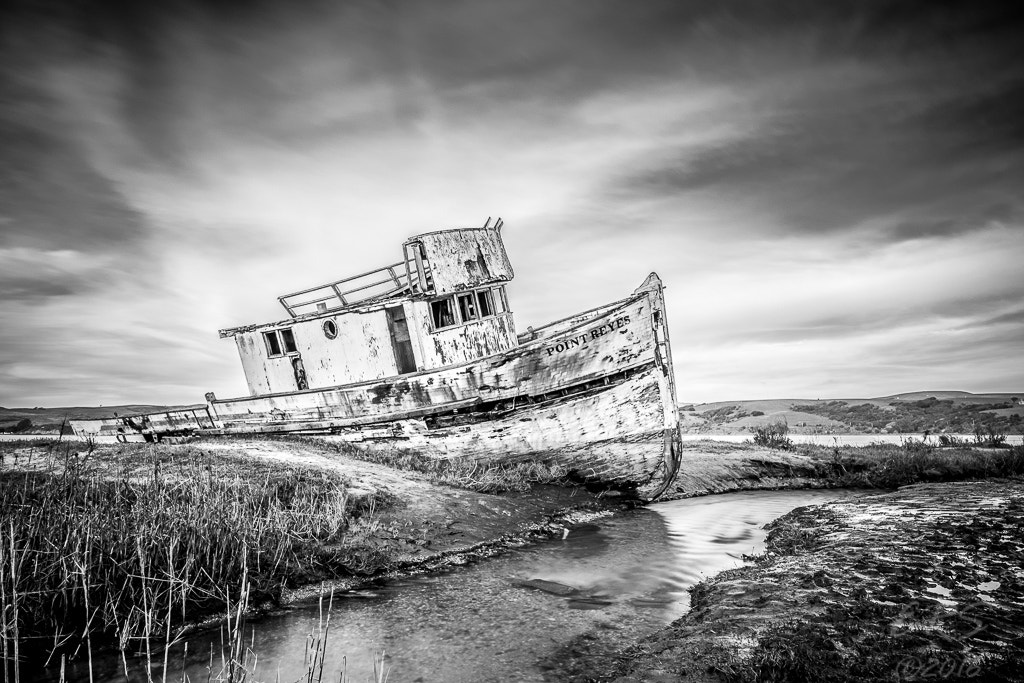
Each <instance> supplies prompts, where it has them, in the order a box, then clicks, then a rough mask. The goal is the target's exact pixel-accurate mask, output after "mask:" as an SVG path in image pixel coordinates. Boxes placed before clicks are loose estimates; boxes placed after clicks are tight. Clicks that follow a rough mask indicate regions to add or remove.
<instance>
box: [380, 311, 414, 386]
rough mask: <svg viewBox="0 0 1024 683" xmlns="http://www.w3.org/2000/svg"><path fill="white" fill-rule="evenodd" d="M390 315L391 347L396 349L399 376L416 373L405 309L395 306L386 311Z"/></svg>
mask: <svg viewBox="0 0 1024 683" xmlns="http://www.w3.org/2000/svg"><path fill="white" fill-rule="evenodd" d="M385 310H386V311H387V314H388V329H389V330H390V331H391V345H392V347H394V349H395V364H396V365H397V366H398V374H399V375H404V374H406V373H409V372H416V357H415V356H414V355H413V353H412V340H411V339H410V338H409V324H408V322H406V319H405V308H404V307H402V306H395V307H394V308H387V309H385Z"/></svg>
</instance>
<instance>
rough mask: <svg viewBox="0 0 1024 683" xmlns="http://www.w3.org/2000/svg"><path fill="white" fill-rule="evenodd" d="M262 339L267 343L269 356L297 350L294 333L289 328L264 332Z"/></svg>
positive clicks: (296, 351)
mask: <svg viewBox="0 0 1024 683" xmlns="http://www.w3.org/2000/svg"><path fill="white" fill-rule="evenodd" d="M263 341H264V343H265V344H266V345H267V355H268V356H271V357H273V356H282V355H284V354H286V353H298V352H299V349H298V347H297V346H296V345H295V335H293V334H292V331H291V329H290V328H287V329H283V330H271V331H270V332H264V333H263Z"/></svg>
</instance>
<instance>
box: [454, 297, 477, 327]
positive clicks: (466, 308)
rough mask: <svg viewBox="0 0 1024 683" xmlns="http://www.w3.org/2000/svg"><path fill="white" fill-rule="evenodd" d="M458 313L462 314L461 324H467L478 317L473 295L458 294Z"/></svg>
mask: <svg viewBox="0 0 1024 683" xmlns="http://www.w3.org/2000/svg"><path fill="white" fill-rule="evenodd" d="M459 313H461V314H462V322H464V323H468V322H469V321H470V320H476V319H477V318H478V317H479V316H478V315H477V311H476V297H475V296H473V293H472V292H470V293H469V294H459Z"/></svg>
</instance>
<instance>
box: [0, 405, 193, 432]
mask: <svg viewBox="0 0 1024 683" xmlns="http://www.w3.org/2000/svg"><path fill="white" fill-rule="evenodd" d="M181 407H184V406H153V405H143V404H132V405H123V406H97V407H89V406H74V407H66V408H3V407H0V432H5V431H8V432H9V431H12V430H13V429H14V428H15V427H16V426H17V425H18V424H19V423H23V421H24V420H28V421H30V422H31V423H32V424H31V427H30V428H29V429H27V430H26V431H27V432H28V433H47V432H57V431H59V430H60V426H61V423H63V422H64V420H65V419H67V420H86V419H90V418H100V417H113V416H114V413H117V414H118V415H130V414H132V413H155V412H160V411H164V410H174V409H175V408H181ZM65 431H68V430H65Z"/></svg>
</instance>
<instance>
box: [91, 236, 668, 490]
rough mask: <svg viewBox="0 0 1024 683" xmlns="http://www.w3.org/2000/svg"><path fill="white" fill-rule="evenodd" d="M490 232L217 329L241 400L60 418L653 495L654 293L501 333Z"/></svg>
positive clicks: (664, 385)
mask: <svg viewBox="0 0 1024 683" xmlns="http://www.w3.org/2000/svg"><path fill="white" fill-rule="evenodd" d="M501 227H502V222H501V221H500V220H499V221H498V222H497V223H496V224H494V225H491V224H490V220H488V222H487V223H486V224H485V225H484V227H482V228H469V229H452V230H440V231H436V232H430V233H426V234H422V235H417V236H415V237H413V238H411V239H409V240H407V241H406V242H405V243H404V245H403V258H402V260H401V261H399V262H398V263H395V264H392V265H388V266H385V267H383V268H378V269H376V270H373V271H370V272H368V273H363V274H361V275H357V276H354V277H349V278H345V279H342V280H338V281H336V282H330V283H327V284H325V285H321V286H318V287H312V288H309V289H304V290H301V291H298V292H293V293H291V294H286V295H284V296H281V297H279V301H280V303H281V305H282V306H283V307H284V309H285V310H286V311H287V313H288V318H286V319H284V320H278V321H275V322H269V323H263V324H257V325H247V326H244V327H234V328H230V329H224V330H221V331H220V336H221V337H222V338H227V339H233V340H234V342H235V344H236V346H237V348H238V354H239V357H240V358H241V362H242V370H243V372H244V374H245V378H246V382H247V384H248V387H249V394H250V395H249V396H245V397H241V398H229V399H221V398H217V397H216V396H215V395H214V394H213V393H209V394H207V395H206V404H205V405H197V406H189V407H186V408H183V409H175V410H172V411H169V412H160V413H150V414H146V415H132V416H123V417H113V418H107V419H102V420H82V421H74V422H72V426H73V427H74V429H75V432H76V433H77V434H79V435H80V436H83V437H87V438H94V439H101V440H110V439H118V440H122V441H125V440H142V439H146V440H153V439H159V438H161V437H163V436H172V435H179V436H180V435H186V434H208V435H225V434H286V433H292V434H315V435H321V436H323V438H327V439H331V440H341V441H345V442H348V443H351V444H352V445H354V446H355V447H356V448H359V449H365V450H375V449H386V450H389V451H393V450H395V449H409V450H411V451H415V452H417V453H420V454H423V455H427V456H430V457H437V458H473V459H479V460H482V461H491V462H493V461H500V462H515V461H521V460H533V461H540V462H546V463H557V464H560V465H563V466H564V467H566V468H568V469H570V470H572V471H573V472H575V473H576V474H577V475H578V476H579V477H580V478H583V479H586V480H590V481H597V482H604V483H607V484H609V485H612V486H616V487H622V488H628V489H634V490H635V491H636V493H637V494H638V495H639V496H641V497H644V498H647V499H653V498H655V497H657V496H658V495H660V494H661V493H662V492H663V491H664V490H665V488H666V487H667V486H668V485H669V484H670V483H671V482H672V480H673V479H674V478H675V474H676V470H677V468H678V458H679V441H678V440H679V436H678V424H677V421H678V414H677V412H676V398H675V377H674V374H673V370H672V352H671V348H670V346H669V338H668V325H667V321H666V318H665V302H664V297H663V294H662V283H661V280H660V279H659V278H658V276H657V275H656V274H654V273H652V274H651V275H649V276H648V277H647V279H646V280H645V281H644V282H643V284H641V285H640V287H639V288H637V289H636V291H634V292H633V293H632V294H631V295H629V296H627V297H625V298H623V299H620V300H618V301H614V302H611V303H608V304H605V305H603V306H599V307H597V308H593V309H591V310H588V311H584V312H582V313H577V314H576V315H573V316H570V317H568V318H564V319H562V320H558V321H555V322H553V323H549V324H547V325H544V326H541V327H530V328H527V330H526V332H524V333H520V334H517V333H516V328H515V324H514V321H513V313H512V310H511V308H510V307H509V302H508V298H507V296H506V292H505V285H506V284H507V283H508V282H510V281H511V280H512V278H513V271H512V266H511V264H510V263H509V259H508V255H507V254H506V252H505V246H504V243H503V242H502V237H501Z"/></svg>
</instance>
